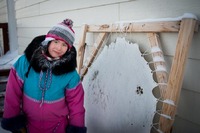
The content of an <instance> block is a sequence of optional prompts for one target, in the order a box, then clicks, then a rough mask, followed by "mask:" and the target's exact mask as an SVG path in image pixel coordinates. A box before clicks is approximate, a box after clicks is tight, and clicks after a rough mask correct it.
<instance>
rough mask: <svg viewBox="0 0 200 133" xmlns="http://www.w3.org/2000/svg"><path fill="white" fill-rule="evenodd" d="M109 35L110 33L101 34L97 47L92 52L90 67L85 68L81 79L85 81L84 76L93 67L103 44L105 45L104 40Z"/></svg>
mask: <svg viewBox="0 0 200 133" xmlns="http://www.w3.org/2000/svg"><path fill="white" fill-rule="evenodd" d="M107 35H108V33H99V37H98V38H97V41H96V44H97V47H96V48H95V49H94V50H93V51H92V56H91V58H90V60H89V62H88V65H87V66H86V67H85V68H83V71H82V73H81V79H83V77H84V75H85V74H86V73H87V71H88V68H89V67H90V66H91V65H92V63H93V61H94V59H95V57H96V55H97V53H98V51H99V49H100V48H101V46H102V44H103V40H104V39H105V37H106V36H107Z"/></svg>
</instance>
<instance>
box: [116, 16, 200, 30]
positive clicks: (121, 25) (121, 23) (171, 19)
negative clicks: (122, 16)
mask: <svg viewBox="0 0 200 133" xmlns="http://www.w3.org/2000/svg"><path fill="white" fill-rule="evenodd" d="M185 18H192V19H195V20H198V18H197V17H196V16H195V15H194V14H192V13H184V14H183V15H182V16H179V17H175V18H158V19H142V20H129V21H117V22H115V23H114V24H118V25H119V26H120V28H121V29H123V28H124V27H125V25H126V24H129V23H134V22H162V21H180V20H182V19H185Z"/></svg>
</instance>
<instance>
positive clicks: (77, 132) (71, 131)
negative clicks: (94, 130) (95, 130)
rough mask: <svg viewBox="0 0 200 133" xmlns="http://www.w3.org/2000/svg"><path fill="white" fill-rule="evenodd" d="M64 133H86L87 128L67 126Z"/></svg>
mask: <svg viewBox="0 0 200 133" xmlns="http://www.w3.org/2000/svg"><path fill="white" fill-rule="evenodd" d="M66 133H87V128H86V127H77V126H72V125H69V126H67V128H66Z"/></svg>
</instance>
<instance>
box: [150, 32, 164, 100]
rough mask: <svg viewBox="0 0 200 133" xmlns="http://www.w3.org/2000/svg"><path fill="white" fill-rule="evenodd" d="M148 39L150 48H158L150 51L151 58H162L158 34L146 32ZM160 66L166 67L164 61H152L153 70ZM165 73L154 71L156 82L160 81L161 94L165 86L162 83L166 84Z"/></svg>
mask: <svg viewBox="0 0 200 133" xmlns="http://www.w3.org/2000/svg"><path fill="white" fill-rule="evenodd" d="M147 36H148V39H149V43H150V46H151V49H153V48H158V49H160V51H157V52H153V53H152V58H153V59H154V58H156V57H160V58H163V60H164V55H163V52H162V48H161V44H160V39H159V37H158V34H156V33H147ZM159 66H162V67H163V68H165V69H166V64H165V62H161V61H159V62H154V68H155V70H156V69H157V68H158V67H159ZM167 76H168V75H167V73H166V72H165V71H157V72H156V78H157V82H158V83H162V84H158V86H159V89H160V92H161V96H162V95H164V94H165V91H166V88H167V86H166V85H164V84H167Z"/></svg>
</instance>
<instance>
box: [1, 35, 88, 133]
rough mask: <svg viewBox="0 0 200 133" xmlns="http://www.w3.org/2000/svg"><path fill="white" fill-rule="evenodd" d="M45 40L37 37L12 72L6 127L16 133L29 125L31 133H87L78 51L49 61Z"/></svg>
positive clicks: (7, 101) (7, 95)
mask: <svg viewBox="0 0 200 133" xmlns="http://www.w3.org/2000/svg"><path fill="white" fill-rule="evenodd" d="M44 37H45V36H39V37H36V38H35V39H34V40H33V41H32V42H31V43H30V44H29V46H28V47H27V48H26V50H25V54H24V55H22V56H21V57H20V58H19V59H18V60H17V61H16V63H15V64H14V65H13V67H12V68H11V70H10V74H9V78H8V83H7V87H6V96H5V101H4V114H3V120H2V122H1V124H2V127H3V128H4V129H7V130H10V131H16V130H18V129H20V128H22V127H23V126H24V125H25V126H26V129H27V132H28V133H66V131H67V130H68V132H69V133H75V132H77V133H79V132H80V133H84V132H86V128H85V124H84V117H85V109H84V106H83V104H84V90H83V86H82V83H81V80H80V77H79V75H78V73H77V71H76V69H75V68H76V50H75V48H74V47H73V48H72V49H71V50H70V51H68V52H66V54H65V55H63V57H61V59H59V60H55V61H49V60H48V59H47V58H46V57H45V56H44V55H43V52H46V51H47V47H44V46H42V45H41V42H42V41H43V40H44ZM11 125H13V126H11ZM67 127H69V128H68V129H67ZM69 129H70V130H71V131H70V130H69ZM72 130H74V131H72Z"/></svg>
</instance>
